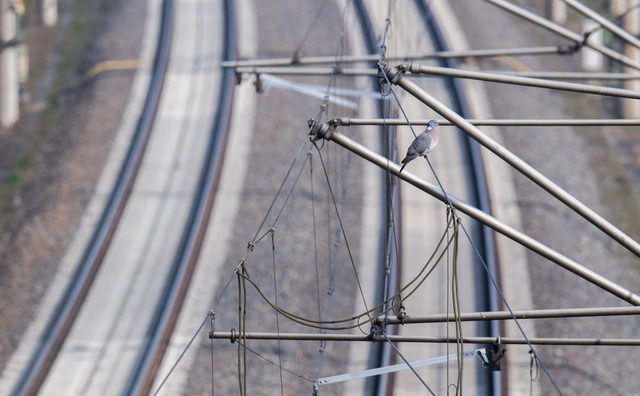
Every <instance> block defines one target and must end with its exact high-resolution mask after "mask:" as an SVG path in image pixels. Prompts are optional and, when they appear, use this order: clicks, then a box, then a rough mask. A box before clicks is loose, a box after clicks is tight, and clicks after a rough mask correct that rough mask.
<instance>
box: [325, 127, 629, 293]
mask: <svg viewBox="0 0 640 396" xmlns="http://www.w3.org/2000/svg"><path fill="white" fill-rule="evenodd" d="M326 125H327V124H325V126H326ZM319 137H323V138H325V139H329V140H331V141H333V142H335V143H337V144H339V145H341V146H342V147H344V148H346V149H347V150H349V151H351V152H353V153H354V154H357V155H359V156H360V157H362V158H364V159H366V160H368V161H370V162H371V163H373V164H375V165H377V166H379V167H380V168H382V169H385V170H388V171H389V172H391V173H392V174H394V175H396V176H398V177H400V178H401V179H403V180H404V181H406V182H408V183H410V184H412V185H413V186H415V187H417V188H418V189H420V190H422V191H424V192H426V193H428V194H429V195H431V196H433V197H435V198H437V199H439V200H440V201H442V202H445V203H446V202H447V199H446V198H447V197H445V195H444V194H443V192H442V191H441V190H440V189H439V188H438V187H436V186H434V185H433V184H430V183H427V182H426V181H424V180H422V179H420V178H418V177H417V176H415V175H413V174H412V173H411V172H408V171H405V172H403V173H400V166H399V165H398V164H396V163H395V162H391V161H390V160H389V159H387V158H385V157H383V156H381V155H379V154H378V153H376V152H374V151H372V150H370V149H368V148H367V147H364V146H363V145H361V144H359V143H356V142H355V141H353V140H351V139H349V138H348V137H346V136H344V135H342V134H341V133H339V132H336V131H335V130H333V129H331V128H329V132H328V133H324V134H323V135H321V136H319ZM448 198H449V201H450V202H451V204H452V205H453V206H454V207H455V208H456V209H458V210H460V211H461V212H463V213H465V214H467V215H468V216H470V217H472V218H474V219H476V220H478V221H479V222H481V223H483V224H485V225H486V226H488V227H490V228H492V229H493V230H495V231H497V232H499V233H501V234H503V235H505V236H506V237H508V238H510V239H512V240H514V241H516V242H518V243H519V244H521V245H522V246H524V247H526V248H528V249H531V250H532V251H534V252H536V253H538V254H539V255H541V256H542V257H545V258H547V259H549V260H550V261H552V262H554V263H556V264H558V265H560V266H562V267H563V268H565V269H567V270H569V271H571V272H573V273H575V274H576V275H578V276H580V277H582V278H584V279H586V280H588V281H589V282H591V283H593V284H595V285H597V286H598V287H600V288H602V289H604V290H606V291H608V292H610V293H612V294H613V295H615V296H618V297H619V298H621V299H623V300H625V301H627V302H629V303H631V304H633V305H640V296H638V295H637V294H635V293H633V292H631V291H629V290H627V289H625V288H623V287H622V286H620V285H617V284H616V283H613V282H611V281H610V280H608V279H606V278H604V277H603V276H601V275H599V274H597V273H595V272H594V271H591V270H590V269H588V268H585V267H584V266H582V265H580V264H578V263H576V262H575V261H573V260H571V259H569V258H567V257H565V256H563V255H561V254H560V253H558V252H556V251H555V250H553V249H551V248H549V247H548V246H546V245H544V244H542V243H540V242H538V241H536V240H535V239H533V238H531V237H529V236H527V235H525V234H524V233H522V232H520V231H518V230H516V229H515V228H513V227H511V226H509V225H507V224H504V223H503V222H501V221H499V220H498V219H496V218H495V217H493V216H491V215H489V214H487V213H485V212H483V211H482V210H480V209H478V208H476V207H474V206H472V205H469V204H467V203H465V202H463V201H460V200H458V199H457V198H456V197H453V196H451V195H448Z"/></svg>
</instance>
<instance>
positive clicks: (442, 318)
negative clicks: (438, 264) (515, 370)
mask: <svg viewBox="0 0 640 396" xmlns="http://www.w3.org/2000/svg"><path fill="white" fill-rule="evenodd" d="M626 315H634V316H637V315H640V307H602V308H566V309H535V310H526V311H513V312H508V311H499V312H498V311H496V312H469V313H462V314H460V315H458V316H455V315H453V314H436V315H428V316H408V315H407V316H405V317H403V318H399V317H397V316H395V315H391V316H382V317H380V318H378V319H377V320H376V323H379V324H381V325H383V326H384V325H391V324H402V325H406V324H414V323H420V324H424V323H445V322H453V321H454V320H456V319H458V320H461V321H463V322H476V321H486V320H511V319H514V318H515V319H558V318H583V317H594V316H626Z"/></svg>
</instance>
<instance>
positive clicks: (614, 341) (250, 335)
mask: <svg viewBox="0 0 640 396" xmlns="http://www.w3.org/2000/svg"><path fill="white" fill-rule="evenodd" d="M241 337H242V340H245V339H246V340H281V341H347V342H353V341H365V342H386V341H387V339H388V341H391V342H394V343H396V342H415V343H418V342H419V343H435V344H445V343H455V342H459V341H460V339H458V338H456V337H437V336H434V337H428V336H418V337H411V336H399V335H385V336H381V335H362V334H322V333H258V332H244V333H242V334H240V333H239V332H237V331H217V332H213V333H212V334H210V336H209V338H211V339H227V340H229V341H231V342H232V343H235V342H238V341H240V339H241ZM385 337H386V338H385ZM462 342H463V343H465V344H495V343H498V342H499V343H500V344H505V345H506V344H514V345H528V344H534V345H583V346H587V345H591V346H640V339H636V338H529V339H527V340H525V339H524V338H515V337H513V338H512V337H504V338H503V337H500V338H499V339H497V338H494V337H462Z"/></svg>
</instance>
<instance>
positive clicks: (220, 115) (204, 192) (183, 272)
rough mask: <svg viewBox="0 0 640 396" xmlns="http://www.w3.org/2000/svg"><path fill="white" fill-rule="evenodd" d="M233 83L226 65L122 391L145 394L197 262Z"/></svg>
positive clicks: (229, 28) (230, 15) (226, 55)
mask: <svg viewBox="0 0 640 396" xmlns="http://www.w3.org/2000/svg"><path fill="white" fill-rule="evenodd" d="M223 6H224V14H225V17H224V21H225V24H226V26H225V29H224V32H225V38H224V48H223V51H222V58H223V59H233V58H234V57H235V51H236V44H235V31H236V24H235V9H234V2H233V0H225V1H224V2H223ZM234 82H235V79H234V74H233V72H232V70H230V69H226V70H223V76H222V79H221V86H220V90H219V92H218V103H219V104H218V109H217V111H216V115H215V120H214V123H213V126H212V128H211V138H210V141H209V143H208V148H207V154H206V160H205V165H204V166H203V171H202V174H201V176H200V181H199V185H198V188H197V192H196V194H195V198H194V202H193V206H192V209H191V213H190V214H189V219H188V221H187V224H186V226H185V231H184V233H183V237H182V240H181V242H180V245H179V247H178V250H177V254H176V257H175V258H174V264H173V266H172V271H171V274H170V275H169V276H168V277H167V280H168V282H167V284H166V286H165V291H164V292H163V294H162V296H161V298H160V301H159V303H158V305H157V307H156V313H155V315H154V319H153V320H152V322H151V323H150V324H149V330H148V334H149V335H148V342H147V344H146V346H145V348H143V349H142V350H141V352H140V353H139V356H138V359H137V363H136V366H135V368H134V370H133V372H132V373H131V374H130V377H129V380H128V381H127V385H126V387H125V391H124V394H127V395H139V396H143V395H148V394H150V393H151V391H152V387H153V384H154V380H155V377H156V374H157V371H158V370H159V368H160V365H161V363H162V359H163V357H164V353H165V351H166V348H167V346H168V345H169V342H170V340H171V335H172V333H173V330H174V328H175V324H176V322H177V320H178V316H179V315H180V310H181V308H182V302H183V301H184V298H185V296H186V294H187V290H188V287H189V283H190V281H191V277H192V275H193V272H194V270H195V266H196V264H197V260H198V257H199V253H200V249H201V247H202V243H203V240H204V235H205V233H206V230H207V226H208V222H209V218H210V215H211V210H212V207H213V202H214V197H215V190H216V188H217V185H218V182H219V179H220V172H221V164H222V157H223V152H224V145H225V142H226V139H227V135H228V133H227V131H228V127H229V123H230V114H231V103H232V98H233V90H234Z"/></svg>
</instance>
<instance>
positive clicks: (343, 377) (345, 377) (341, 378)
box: [313, 348, 486, 395]
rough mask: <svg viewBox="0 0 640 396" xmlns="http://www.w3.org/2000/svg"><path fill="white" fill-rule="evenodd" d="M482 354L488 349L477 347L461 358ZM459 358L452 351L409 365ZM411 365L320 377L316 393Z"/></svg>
mask: <svg viewBox="0 0 640 396" xmlns="http://www.w3.org/2000/svg"><path fill="white" fill-rule="evenodd" d="M481 354H485V355H486V350H485V349H484V348H481V349H476V350H473V351H466V352H464V353H463V354H462V356H461V358H462V359H466V358H470V357H473V356H479V355H481ZM457 358H458V354H455V353H452V354H450V355H444V356H439V357H435V358H430V359H425V360H418V361H415V362H410V363H409V365H410V366H411V367H413V368H418V367H425V366H431V365H434V364H440V363H446V362H447V361H448V360H455V359H457ZM409 365H407V364H406V363H401V364H394V365H392V366H386V367H378V368H374V369H369V370H364V371H359V372H355V373H348V374H340V375H334V376H331V377H324V378H318V379H317V380H315V381H314V382H313V389H314V395H317V394H318V393H317V392H318V389H319V388H320V386H322V385H328V384H335V383H338V382H345V381H350V380H352V379H358V378H367V377H372V376H374V375H381V374H388V373H395V372H397V371H401V370H406V369H408V368H409Z"/></svg>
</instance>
